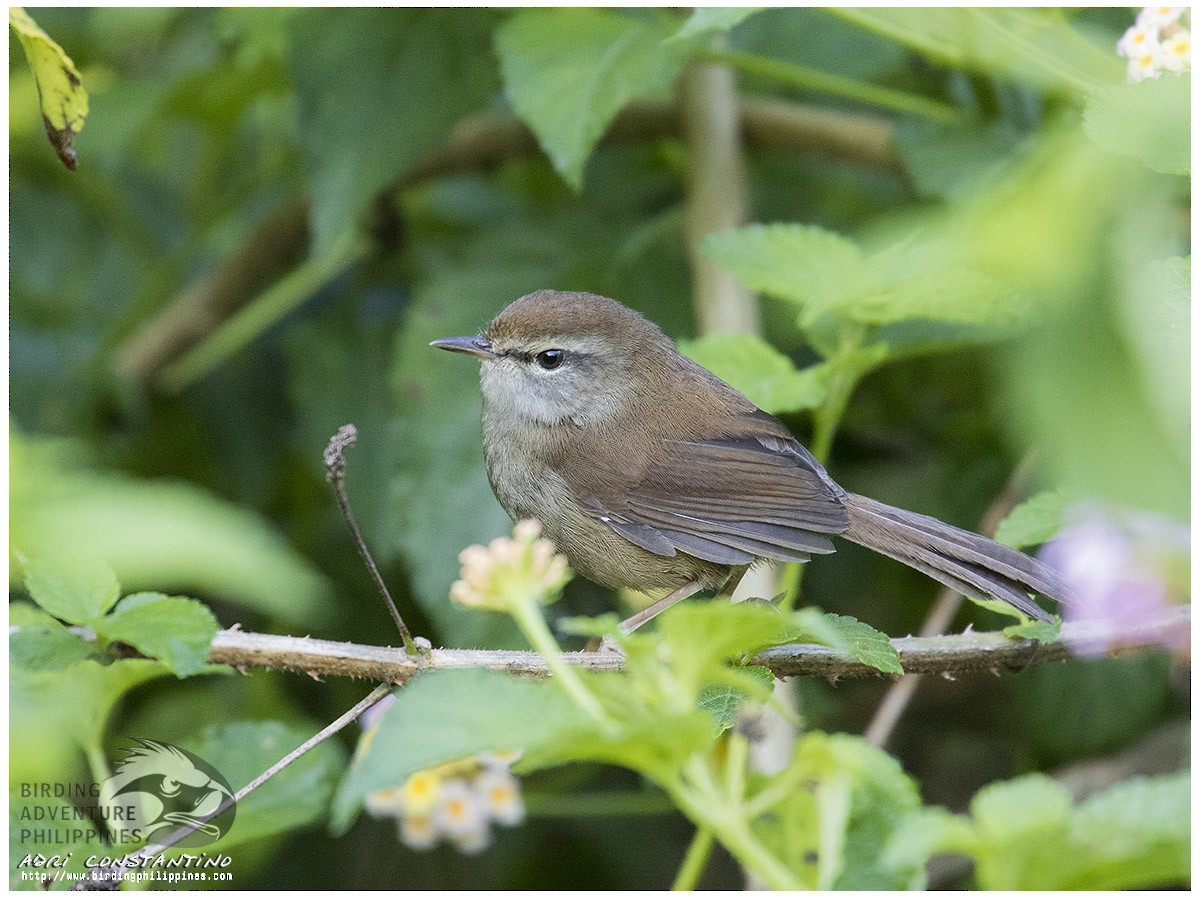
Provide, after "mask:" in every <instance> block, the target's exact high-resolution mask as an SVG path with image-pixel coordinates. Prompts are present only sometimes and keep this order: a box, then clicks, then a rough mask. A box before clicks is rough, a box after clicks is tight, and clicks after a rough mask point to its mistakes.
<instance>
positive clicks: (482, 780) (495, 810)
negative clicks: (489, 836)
mask: <svg viewBox="0 0 1200 900" xmlns="http://www.w3.org/2000/svg"><path fill="white" fill-rule="evenodd" d="M472 787H474V789H475V793H476V794H478V795H479V797H481V798H482V799H483V804H484V806H485V807H486V809H487V813H488V815H489V816H490V817H491V818H492V820H493V821H495V822H499V823H500V824H501V825H519V824H521V822H522V820H524V818H525V804H524V803H523V802H522V801H521V786H520V784H518V782H517V779H516V778H515V777H513V775H512V774H510V773H509V772H508V771H507V770H506V769H484V770H483V771H482V772H480V773H479V775H478V776H477V777H476V778H475V782H474V784H473V785H472Z"/></svg>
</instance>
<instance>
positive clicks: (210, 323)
mask: <svg viewBox="0 0 1200 900" xmlns="http://www.w3.org/2000/svg"><path fill="white" fill-rule="evenodd" d="M307 249H308V204H307V203H306V202H304V201H303V200H292V201H290V202H288V203H286V204H284V205H283V206H281V207H279V208H278V209H277V210H276V211H275V212H274V213H273V214H272V215H271V216H270V217H269V218H268V219H267V220H266V221H264V222H263V223H262V224H261V225H260V226H259V227H258V229H257V230H256V231H255V232H254V233H252V234H251V235H250V238H249V239H248V240H247V241H246V243H245V245H244V246H243V247H242V248H241V249H240V250H238V251H237V253H235V254H234V255H233V256H231V257H230V258H229V259H228V260H227V261H226V262H225V263H224V264H222V265H221V266H219V267H218V268H217V269H215V270H213V271H212V272H210V273H209V274H207V275H205V276H203V277H202V278H200V279H199V280H197V281H194V282H192V283H191V284H189V285H188V286H187V287H185V288H184V289H183V291H182V292H180V293H179V294H177V295H176V296H175V298H174V299H172V300H171V301H170V302H168V303H167V305H166V306H164V307H163V308H162V310H160V311H159V312H158V314H157V315H155V316H154V317H153V318H151V319H150V321H148V322H147V323H146V324H145V325H143V326H142V328H141V330H139V331H138V332H137V333H135V334H134V335H133V336H132V337H130V338H129V339H128V340H127V341H125V343H124V344H123V345H121V347H120V348H118V349H117V351H116V356H115V360H114V362H113V368H114V370H115V371H116V374H117V376H118V377H119V378H121V379H122V380H128V381H132V382H133V383H134V384H136V385H137V386H139V387H142V388H149V387H152V386H153V385H154V382H155V380H156V379H157V377H158V375H159V374H160V373H161V372H162V371H163V370H164V369H165V368H166V367H167V366H168V365H170V363H172V362H174V361H175V360H176V359H178V358H179V357H181V356H182V355H183V354H184V353H185V352H187V351H188V350H190V349H192V348H193V347H195V346H196V345H197V344H199V343H200V341H201V340H202V339H203V338H205V337H207V336H208V335H209V334H211V333H212V332H214V331H216V330H217V328H219V327H220V326H221V325H223V324H224V323H225V322H226V321H228V319H229V318H230V317H231V316H232V315H233V314H234V313H236V312H237V311H238V310H240V309H241V308H242V307H243V306H245V305H246V304H247V303H249V302H250V301H251V300H253V299H254V298H255V297H256V296H258V295H259V294H260V293H262V292H263V291H264V290H266V289H267V288H268V287H270V286H271V285H272V284H273V283H274V282H275V281H276V280H278V279H279V278H280V277H282V276H283V275H284V274H286V273H287V272H288V271H289V270H290V269H291V268H292V267H294V266H295V265H297V264H298V263H299V262H300V261H301V260H303V258H304V253H305V251H306V250H307Z"/></svg>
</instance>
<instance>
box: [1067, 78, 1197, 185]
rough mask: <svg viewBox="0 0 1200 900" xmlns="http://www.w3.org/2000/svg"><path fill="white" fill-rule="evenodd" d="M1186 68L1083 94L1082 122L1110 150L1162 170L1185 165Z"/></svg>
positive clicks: (1178, 170)
mask: <svg viewBox="0 0 1200 900" xmlns="http://www.w3.org/2000/svg"><path fill="white" fill-rule="evenodd" d="M1191 107H1192V78H1191V75H1190V74H1184V75H1171V74H1167V75H1164V76H1163V77H1162V78H1147V79H1146V80H1145V81H1140V82H1138V83H1137V84H1124V85H1121V86H1120V87H1113V88H1109V89H1107V90H1104V91H1100V92H1098V93H1096V94H1093V95H1092V96H1090V97H1088V99H1087V104H1086V106H1085V107H1084V113H1083V128H1084V131H1086V132H1087V135H1088V137H1090V138H1091V139H1092V140H1093V141H1095V142H1096V143H1097V144H1098V145H1099V146H1101V147H1103V148H1104V149H1105V150H1107V151H1109V152H1110V153H1116V154H1117V155H1119V156H1127V157H1130V158H1131V159H1136V160H1137V161H1138V162H1140V163H1142V164H1143V165H1145V166H1147V167H1148V168H1150V169H1153V170H1154V171H1155V172H1164V173H1166V174H1168V175H1186V174H1188V172H1190V171H1191V160H1192V144H1191Z"/></svg>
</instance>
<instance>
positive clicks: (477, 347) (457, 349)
mask: <svg viewBox="0 0 1200 900" xmlns="http://www.w3.org/2000/svg"><path fill="white" fill-rule="evenodd" d="M429 346H430V347H440V348H441V349H442V350H451V351H453V352H454V353H469V354H471V355H472V356H478V357H479V358H480V359H495V358H496V357H497V356H499V355H500V354H498V353H497V352H496V351H495V350H493V349H492V345H491V344H490V343H489V342H488V341H487V340H485V339H484V338H483V337H478V336H477V337H450V338H438V339H437V340H436V341H430V342H429Z"/></svg>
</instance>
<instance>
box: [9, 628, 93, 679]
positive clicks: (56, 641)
mask: <svg viewBox="0 0 1200 900" xmlns="http://www.w3.org/2000/svg"><path fill="white" fill-rule="evenodd" d="M92 649H93V648H92V647H91V645H89V644H88V642H87V641H85V640H84V639H83V638H81V637H79V636H78V635H75V634H71V632H69V631H67V629H66V628H65V627H63V625H62V624H60V623H59V622H58V621H57V620H55V619H50V618H47V619H46V621H44V622H42V623H39V624H36V625H34V624H31V625H22V626H20V630H19V631H14V632H12V633H10V634H9V636H8V661H9V665H11V666H12V667H13V668H14V669H20V670H22V671H25V672H53V671H56V670H59V669H67V668H70V667H71V666H73V665H75V663H77V662H80V661H82V660H85V659H87V658H88V657H89V656H91V655H92Z"/></svg>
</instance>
